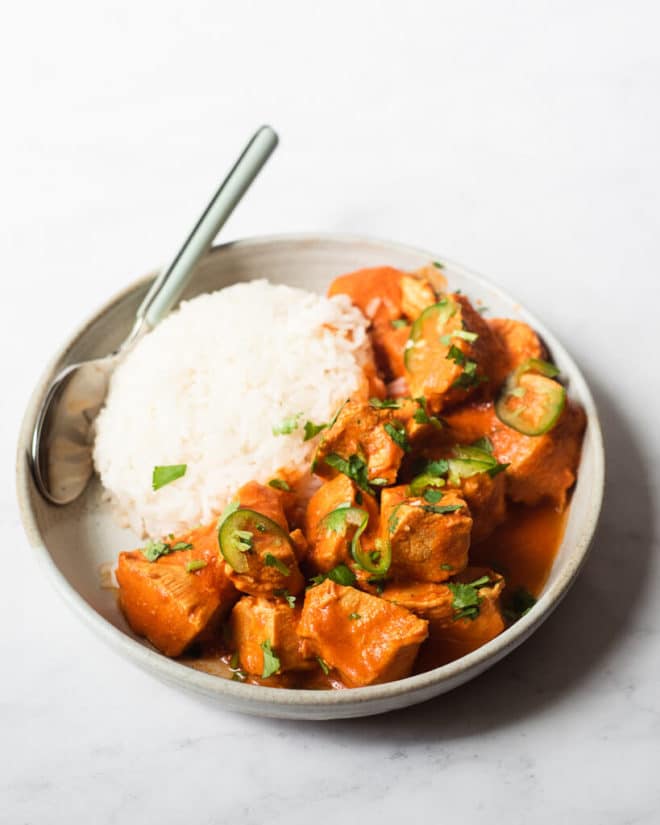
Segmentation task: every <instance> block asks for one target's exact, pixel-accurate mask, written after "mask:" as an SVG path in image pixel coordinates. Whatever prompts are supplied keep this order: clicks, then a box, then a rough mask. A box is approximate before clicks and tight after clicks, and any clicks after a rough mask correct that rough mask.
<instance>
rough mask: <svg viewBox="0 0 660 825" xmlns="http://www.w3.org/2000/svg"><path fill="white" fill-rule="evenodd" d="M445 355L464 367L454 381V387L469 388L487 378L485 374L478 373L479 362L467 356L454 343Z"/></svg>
mask: <svg viewBox="0 0 660 825" xmlns="http://www.w3.org/2000/svg"><path fill="white" fill-rule="evenodd" d="M445 357H446V358H447V359H448V360H449V361H453V362H454V363H455V364H457V365H458V366H459V367H462V368H463V372H462V373H461V374H460V375H459V376H458V378H457V379H456V380H455V381H454V382H453V384H452V387H458V388H460V389H468V388H470V387H475V386H477V384H481V383H482V382H483V381H486V380H487V379H486V378H485V377H484V376H483V375H477V362H476V361H472V360H471V359H469V358H467V357H466V355H465V353H464V352H463V351H462V350H460V349H459V348H458V347H457V346H455V345H454V344H452V345H451V346H450V347H449V352H448V353H447V355H446V356H445Z"/></svg>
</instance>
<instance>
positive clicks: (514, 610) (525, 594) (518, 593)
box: [504, 587, 536, 622]
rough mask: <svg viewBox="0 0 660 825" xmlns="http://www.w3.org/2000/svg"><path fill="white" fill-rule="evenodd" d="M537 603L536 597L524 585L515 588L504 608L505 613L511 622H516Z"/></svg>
mask: <svg viewBox="0 0 660 825" xmlns="http://www.w3.org/2000/svg"><path fill="white" fill-rule="evenodd" d="M535 604H536V599H535V598H534V596H532V594H531V593H530V592H529V591H528V590H526V589H525V588H524V587H519V588H518V589H517V590H515V591H514V592H513V593H512V594H511V596H510V597H509V599H508V600H507V604H506V606H505V608H504V615H505V616H506V617H507V619H509V621H511V622H515V621H517V620H518V619H521V618H522V617H523V616H525V615H526V614H527V613H529V611H530V610H531V609H532V608H533V607H534V605H535Z"/></svg>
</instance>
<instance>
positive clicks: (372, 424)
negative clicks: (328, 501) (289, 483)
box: [313, 401, 405, 490]
mask: <svg viewBox="0 0 660 825" xmlns="http://www.w3.org/2000/svg"><path fill="white" fill-rule="evenodd" d="M396 413H397V410H391V409H376V408H374V407H373V406H372V405H371V404H370V403H368V402H367V403H362V402H358V401H349V402H347V403H346V404H345V405H344V406H343V407H342V409H341V411H340V412H339V415H338V416H337V420H336V421H335V422H334V424H333V425H332V426H331V427H330V428H329V429H328V430H327V431H326V432H325V434H324V436H323V438H322V440H321V443H320V444H319V447H318V450H317V452H316V456H315V458H314V464H313V469H314V472H315V473H316V474H317V475H319V476H321V477H322V478H329V479H331V478H334V477H335V476H336V475H337V473H338V472H339V469H338V467H337V465H338V463H340V462H341V461H343V462H347V461H351V460H352V461H353V462H354V465H355V468H356V471H355V475H356V477H357V475H358V474H359V473H360V470H364V472H363V473H362V474H361V481H359V482H358V483H359V484H360V486H361V487H362V489H363V490H364V489H366V488H367V486H370V482H372V481H373V480H374V479H376V480H377V482H376V483H377V484H378V483H380V484H381V485H383V484H394V482H395V481H396V474H397V471H398V469H399V465H400V464H401V459H402V458H403V454H404V449H403V448H402V447H401V446H400V442H398V441H397V440H395V438H396V432H397V431H398V432H399V434H400V433H401V431H405V424H404V423H403V422H402V421H400V420H399V419H398V418H397V415H396ZM388 430H389V432H388ZM393 436H394V437H393ZM400 437H401V435H400Z"/></svg>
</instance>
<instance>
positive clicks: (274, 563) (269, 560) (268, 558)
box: [264, 553, 291, 576]
mask: <svg viewBox="0 0 660 825" xmlns="http://www.w3.org/2000/svg"><path fill="white" fill-rule="evenodd" d="M264 564H265V565H266V567H274V568H275V569H276V570H277V571H278V573H281V574H282V575H283V576H288V575H289V574H290V573H291V570H289V568H288V567H287V566H286V564H284V562H283V561H280V560H279V559H278V558H277V556H274V555H273V554H272V553H266V555H265V556H264Z"/></svg>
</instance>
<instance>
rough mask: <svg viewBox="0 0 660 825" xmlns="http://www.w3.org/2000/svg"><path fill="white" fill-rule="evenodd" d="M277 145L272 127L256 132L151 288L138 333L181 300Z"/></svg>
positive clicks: (140, 311)
mask: <svg viewBox="0 0 660 825" xmlns="http://www.w3.org/2000/svg"><path fill="white" fill-rule="evenodd" d="M277 143H278V137H277V133H276V132H275V131H274V130H273V129H271V128H270V126H262V127H261V128H260V129H258V130H257V131H256V132H255V134H254V135H253V137H252V139H251V140H250V142H249V143H248V144H247V146H246V147H245V149H244V150H243V153H242V155H241V156H240V157H239V159H238V160H237V161H236V163H235V164H234V167H233V169H232V170H231V171H230V172H229V174H228V175H227V177H226V178H225V179H224V181H223V183H222V185H221V186H220V188H219V189H218V191H217V192H216V193H215V195H214V197H213V200H212V201H211V203H209V205H208V206H207V207H206V209H205V210H204V212H203V214H202V216H201V217H200V219H199V220H198V221H197V224H196V225H195V227H194V229H193V230H192V232H191V233H190V235H189V236H188V238H187V240H186V241H185V243H184V244H183V246H182V247H181V249H180V250H179V251H178V253H177V254H176V256H175V257H174V260H173V261H172V262H171V263H170V265H169V266H168V267H167V268H166V269H164V270H163V271H162V272H161V274H160V275H159V276H158V277H157V278H156V280H155V281H154V282H153V284H152V285H151V288H150V289H149V292H148V293H147V295H146V297H145V298H144V300H143V301H142V303H141V304H140V308H139V309H138V311H137V317H136V324H135V327H134V333H135V332H137V331H138V330H142V329H143V328H144V327H146V329H151V328H152V327H154V326H156V324H157V323H158V322H159V321H162V319H163V318H164V317H165V316H166V315H167V313H168V312H169V311H170V310H171V309H172V307H173V306H174V304H175V303H176V302H177V301H178V300H179V298H180V296H181V293H182V292H183V290H184V289H185V287H186V285H187V284H188V281H189V280H190V277H191V275H192V274H193V271H194V269H195V266H196V265H197V263H198V262H199V260H200V258H201V257H202V256H203V255H204V254H205V253H206V252H207V250H208V249H209V247H210V246H211V244H212V243H213V239H214V238H215V236H216V235H217V234H218V232H219V231H220V229H221V228H222V226H223V225H224V223H225V221H226V220H227V218H228V217H229V216H230V215H231V213H232V212H233V211H234V207H235V206H236V204H237V203H238V202H239V201H240V199H241V198H242V197H243V195H244V194H245V192H246V191H247V189H248V188H249V186H250V184H251V183H252V181H253V180H254V179H255V178H256V177H257V175H258V174H259V172H260V171H261V169H262V167H263V166H264V164H265V163H266V161H267V160H268V158H269V157H270V156H271V154H272V153H273V150H274V149H275V147H276V146H277ZM132 337H133V335H131V338H132Z"/></svg>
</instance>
